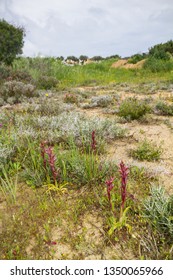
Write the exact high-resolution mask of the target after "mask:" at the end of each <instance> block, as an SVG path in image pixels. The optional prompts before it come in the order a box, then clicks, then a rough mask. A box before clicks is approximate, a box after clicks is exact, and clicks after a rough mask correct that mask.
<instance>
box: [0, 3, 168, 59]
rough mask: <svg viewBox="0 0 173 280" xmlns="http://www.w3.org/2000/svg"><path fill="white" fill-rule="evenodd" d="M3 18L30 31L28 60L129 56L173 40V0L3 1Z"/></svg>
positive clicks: (27, 48)
mask: <svg viewBox="0 0 173 280" xmlns="http://www.w3.org/2000/svg"><path fill="white" fill-rule="evenodd" d="M0 17H1V18H2V17H4V18H5V19H6V20H7V21H10V22H14V23H16V24H20V25H24V26H25V29H26V38H25V42H26V44H25V47H24V54H25V55H34V54H35V55H36V54H38V52H40V53H42V54H43V55H54V56H59V55H64V56H66V55H70V54H74V55H80V54H87V55H89V56H93V55H97V54H99V55H103V56H107V55H111V54H116V53H118V54H120V55H122V56H128V55H131V54H133V53H136V52H140V51H141V52H143V51H147V50H148V47H150V46H152V45H154V44H156V43H159V42H160V41H162V42H164V41H167V40H169V39H172V37H173V36H172V35H173V34H172V26H173V7H172V0H164V1H163V0H145V1H139V0H129V1H121V0H88V1H83V0H73V1H71V2H70V1H68V0H64V1H56V0H49V1H44V0H42V1H41V0H35V1H33V0H25V1H23V0H7V1H6V0H0Z"/></svg>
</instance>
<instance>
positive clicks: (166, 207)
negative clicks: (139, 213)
mask: <svg viewBox="0 0 173 280" xmlns="http://www.w3.org/2000/svg"><path fill="white" fill-rule="evenodd" d="M143 215H144V217H145V218H146V220H147V221H149V222H150V224H151V225H152V226H153V227H154V228H156V229H157V230H158V231H159V232H161V233H163V234H164V235H165V237H166V239H165V240H166V241H167V242H168V243H169V242H172V241H173V218H172V217H173V195H171V196H167V195H166V194H165V190H164V188H162V187H157V188H156V187H152V188H151V195H150V197H148V198H147V199H146V200H145V201H144V203H143Z"/></svg>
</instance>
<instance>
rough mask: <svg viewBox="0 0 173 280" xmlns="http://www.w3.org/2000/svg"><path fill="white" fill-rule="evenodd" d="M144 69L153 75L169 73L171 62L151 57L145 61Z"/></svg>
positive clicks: (172, 63)
mask: <svg viewBox="0 0 173 280" xmlns="http://www.w3.org/2000/svg"><path fill="white" fill-rule="evenodd" d="M144 68H145V69H147V70H150V71H151V72H153V73H157V72H162V71H165V72H166V71H171V70H172V69H173V62H172V61H171V60H166V61H165V60H164V59H157V58H155V57H152V56H151V57H149V58H148V59H147V60H146V61H145V63H144Z"/></svg>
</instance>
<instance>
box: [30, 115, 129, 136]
mask: <svg viewBox="0 0 173 280" xmlns="http://www.w3.org/2000/svg"><path fill="white" fill-rule="evenodd" d="M33 121H34V123H35V124H34V126H35V127H37V128H38V129H43V130H47V129H49V130H52V131H56V130H57V131H59V133H60V134H61V135H66V136H73V137H80V136H81V137H82V136H86V135H88V136H89V137H90V136H91V132H92V131H93V130H95V131H96V132H97V135H100V136H101V137H103V138H107V139H114V138H116V137H121V136H123V134H124V130H122V129H121V128H119V127H118V126H117V125H116V124H115V123H114V121H112V120H109V119H107V120H101V119H100V118H93V119H88V118H85V116H84V115H82V114H80V113H75V112H64V113H62V114H60V115H59V116H53V117H51V118H48V117H46V116H43V117H37V118H35V119H33Z"/></svg>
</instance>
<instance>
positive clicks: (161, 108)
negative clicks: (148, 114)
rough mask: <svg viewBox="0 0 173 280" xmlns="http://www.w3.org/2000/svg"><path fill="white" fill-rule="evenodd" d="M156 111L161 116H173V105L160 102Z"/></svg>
mask: <svg viewBox="0 0 173 280" xmlns="http://www.w3.org/2000/svg"><path fill="white" fill-rule="evenodd" d="M156 110H157V112H158V113H159V114H160V115H164V116H173V104H171V105H168V104H166V103H165V102H162V101H160V102H159V103H157V105H156Z"/></svg>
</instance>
